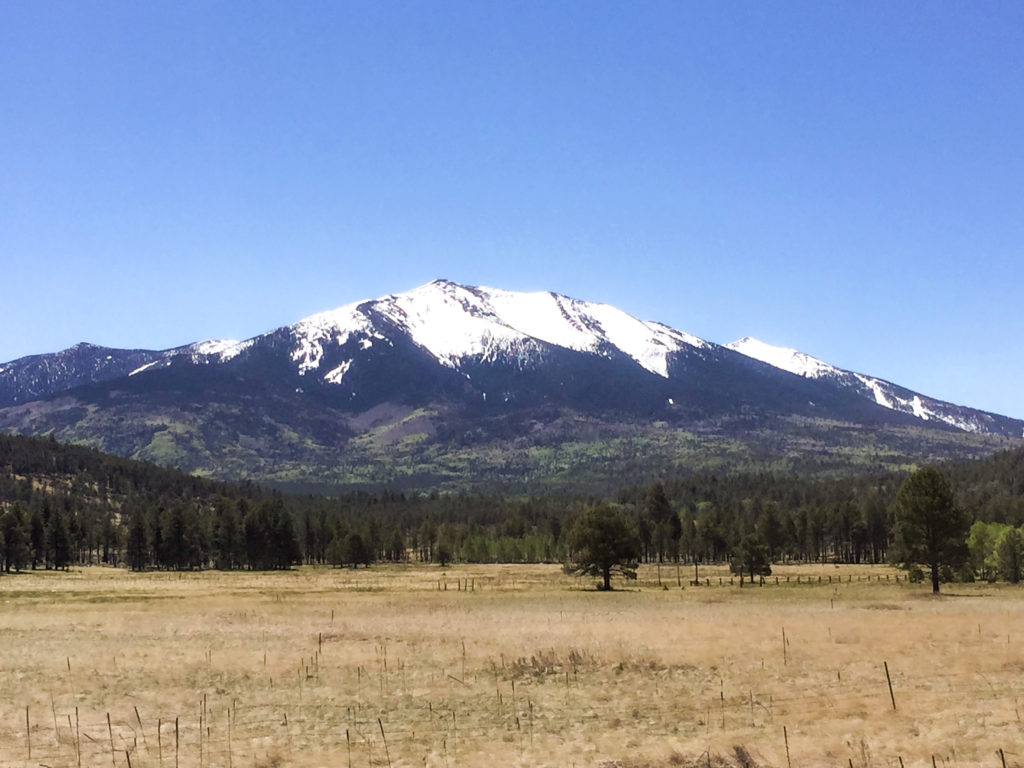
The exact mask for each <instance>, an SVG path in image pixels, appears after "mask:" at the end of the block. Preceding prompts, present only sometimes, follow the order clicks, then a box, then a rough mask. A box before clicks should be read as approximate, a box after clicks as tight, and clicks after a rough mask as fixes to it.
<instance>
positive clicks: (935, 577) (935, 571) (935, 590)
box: [932, 563, 939, 595]
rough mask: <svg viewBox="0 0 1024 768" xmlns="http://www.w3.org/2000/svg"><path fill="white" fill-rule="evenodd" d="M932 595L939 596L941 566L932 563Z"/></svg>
mask: <svg viewBox="0 0 1024 768" xmlns="http://www.w3.org/2000/svg"><path fill="white" fill-rule="evenodd" d="M932 594H935V595H937V594H939V564H938V563H932Z"/></svg>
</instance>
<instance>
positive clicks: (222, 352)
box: [186, 339, 253, 363]
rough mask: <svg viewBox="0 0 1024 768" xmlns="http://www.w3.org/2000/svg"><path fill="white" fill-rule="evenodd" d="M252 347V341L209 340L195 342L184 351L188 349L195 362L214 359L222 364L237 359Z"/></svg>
mask: <svg viewBox="0 0 1024 768" xmlns="http://www.w3.org/2000/svg"><path fill="white" fill-rule="evenodd" d="M252 345H253V340H252V339H250V340H248V341H236V340H234V339H209V340H207V341H197V342H196V343H195V344H190V345H189V346H188V347H187V348H186V349H188V351H189V352H190V353H191V354H192V355H193V360H195V359H196V357H203V358H216V359H217V360H218V361H219V362H222V363H223V362H227V361H228V360H231V359H233V358H235V357H238V356H239V355H240V354H241V353H242V352H244V351H245V350H246V349H248V348H249V347H251V346H252ZM197 362H198V361H197Z"/></svg>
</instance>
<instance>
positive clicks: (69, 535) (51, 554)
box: [0, 435, 1024, 580]
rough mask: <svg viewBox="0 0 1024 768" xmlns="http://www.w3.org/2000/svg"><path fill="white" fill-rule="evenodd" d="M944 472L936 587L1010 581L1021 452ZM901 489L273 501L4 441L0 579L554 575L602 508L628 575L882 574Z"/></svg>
mask: <svg viewBox="0 0 1024 768" xmlns="http://www.w3.org/2000/svg"><path fill="white" fill-rule="evenodd" d="M942 472H943V475H944V476H947V477H948V478H949V479H950V480H952V481H953V485H954V486H955V487H956V488H957V489H958V493H957V496H956V508H957V509H962V510H966V513H965V514H966V515H967V517H968V518H969V523H973V524H974V525H975V526H977V527H976V528H972V529H970V532H969V534H965V542H964V543H965V546H966V547H967V550H968V551H969V554H970V557H969V558H968V559H967V560H966V561H964V563H962V564H961V565H960V566H959V567H958V568H957V569H956V573H953V574H950V573H949V572H946V573H943V574H942V575H943V576H944V577H956V578H972V577H973V578H1002V577H1004V576H1005V575H1007V574H1008V575H1009V576H1011V577H1012V576H1014V574H1017V573H1018V572H1019V570H1018V571H1015V570H1013V568H1009V569H1008V568H1007V567H1004V566H1005V563H1003V564H1000V560H999V552H1000V551H1006V552H1011V551H1015V550H1014V549H1013V547H1014V542H1015V541H1016V538H1015V537H1018V536H1020V535H1021V526H1022V525H1024V498H1022V493H1024V480H1022V479H1024V451H1022V450H1018V451H1010V452H1005V453H1002V454H998V455H997V456H994V457H992V458H990V459H986V460H980V461H975V462H965V463H960V464H950V465H947V466H944V467H943V468H942ZM905 479H906V477H905V475H899V474H896V473H888V472H879V473H875V474H865V475H860V476H857V477H850V478H840V479H836V480H832V481H808V480H803V479H800V478H798V477H792V476H779V475H773V474H769V473H759V474H743V475H732V476H718V475H714V474H710V473H709V474H698V475H689V476H685V477H671V478H667V479H666V480H665V481H663V482H658V483H654V484H650V485H643V486H633V487H628V488H624V489H622V490H621V491H619V492H618V493H617V494H615V495H614V496H613V497H611V498H608V499H599V498H588V497H582V496H576V497H548V496H541V497H534V498H512V497H506V496H498V495H487V494H448V493H438V492H429V493H419V494H404V493H395V492H389V491H386V490H382V491H376V492H370V491H357V492H348V493H345V494H342V495H340V496H337V497H327V496H317V495H301V496H299V495H296V496H285V495H283V494H280V493H277V492H274V491H271V490H268V489H264V488H260V487H258V486H256V485H253V484H251V483H241V484H239V483H235V484H232V483H222V482H216V481H210V480H207V479H203V478H197V477H193V476H189V475H184V474H182V473H180V472H176V471H174V470H169V469H166V468H163V467H158V466H156V465H152V464H146V463H144V462H134V461H129V460H127V459H121V458H118V457H113V456H109V455H107V454H103V453H100V452H98V451H93V450H91V449H87V448H81V447H77V446H65V445H60V444H58V443H56V442H54V441H52V440H49V439H46V438H42V439H40V438H26V437H20V436H12V435H0V566H2V569H3V570H4V571H7V572H10V571H16V570H22V569H30V568H66V567H68V566H70V565H77V564H89V563H104V564H108V565H122V566H127V567H131V568H137V569H146V568H159V569H198V568H222V569H235V568H248V569H254V570H263V569H275V568H287V567H290V566H292V565H294V564H296V563H300V562H304V563H310V564H330V565H335V566H360V565H363V566H365V565H369V564H370V563H373V562H381V561H393V562H400V561H409V560H414V561H420V562H433V563H439V564H445V565H446V564H448V563H451V562H565V561H567V560H569V559H570V557H571V556H572V555H573V554H574V553H575V552H577V550H578V548H579V547H578V545H579V542H578V540H574V538H573V536H574V533H573V531H574V528H575V527H576V526H577V523H578V521H579V520H580V519H581V518H583V517H585V516H586V515H588V514H590V513H591V512H592V510H593V509H595V508H596V507H598V506H602V507H612V508H614V509H616V510H618V511H619V512H620V513H621V514H622V516H623V517H624V519H626V520H627V522H628V524H629V526H630V530H632V531H634V532H635V536H636V543H637V553H636V560H637V562H669V561H671V562H677V561H678V562H686V563H698V564H699V563H710V562H730V563H733V564H735V567H737V568H740V569H742V570H744V571H746V572H749V573H757V572H758V571H759V570H761V571H763V570H764V569H765V568H766V567H768V564H770V563H778V562H823V561H829V562H850V563H862V562H870V563H880V562H886V561H891V560H898V559H899V558H900V557H901V554H902V550H900V547H901V546H902V544H901V542H902V540H901V539H900V529H899V526H898V525H897V518H896V509H897V506H896V501H897V494H898V491H899V490H900V487H901V485H902V484H903V483H904V481H905ZM1011 529H1012V530H1014V531H1016V533H1015V534H1010V533H1008V531H1010V530H1011ZM968 536H969V538H968ZM1006 557H1009V555H1007V556H1006ZM1005 559H1006V558H1004V560H1005ZM948 570H949V569H948V568H947V571H948ZM1010 580H1012V579H1010Z"/></svg>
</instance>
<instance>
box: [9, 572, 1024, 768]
mask: <svg viewBox="0 0 1024 768" xmlns="http://www.w3.org/2000/svg"><path fill="white" fill-rule="evenodd" d="M777 573H778V575H779V584H778V585H776V584H775V580H774V578H772V579H769V580H768V583H767V584H766V585H765V586H763V587H751V586H749V585H748V586H746V587H744V588H742V589H741V588H740V587H739V586H738V585H736V584H734V585H732V586H729V584H728V576H727V574H725V572H724V571H722V570H714V569H702V571H701V574H700V576H701V579H702V580H703V579H705V578H707V579H709V580H710V582H711V586H702V587H699V588H697V587H693V586H689V585H688V579H690V578H692V571H688V570H683V571H682V572H681V573H679V574H678V576H677V572H676V569H675V568H663V569H661V573H660V578H661V581H662V586H663V587H664V588H662V587H659V585H658V583H657V579H658V572H657V570H656V569H655V568H646V569H645V570H644V571H643V572H642V573H641V579H640V581H639V582H638V583H637V584H630V585H628V586H629V590H628V591H627V590H623V591H619V592H615V593H611V594H600V593H596V592H594V591H591V590H590V589H589V587H590V586H591V585H590V583H589V582H580V581H578V580H576V579H573V578H571V577H567V576H564V575H563V574H562V573H561V572H560V570H559V569H558V568H557V567H555V566H458V567H456V568H451V569H448V570H447V571H441V570H439V569H438V568H436V567H419V566H407V567H375V568H371V569H369V570H360V571H351V570H345V571H338V570H330V569H299V570H296V571H292V572H289V573H277V574H250V573H215V572H204V573H195V574H181V575H179V574H165V573H150V574H141V575H136V574H129V573H126V572H124V571H118V570H112V569H102V568H91V569H85V570H79V571H74V572H71V573H69V574H53V573H35V574H25V575H22V576H11V577H2V578H0V766H30V765H31V766H37V765H47V766H54V767H56V766H77V765H78V764H79V759H80V761H81V765H83V766H111V765H113V766H127V765H128V764H129V763H128V761H129V760H130V761H131V765H132V766H134V768H139V766H158V765H163V766H167V767H168V768H169V767H170V766H175V765H178V766H199V765H203V766H228V767H229V768H233V767H234V766H270V765H295V766H320V765H334V766H348V765H351V766H358V767H360V768H362V767H369V766H378V767H379V766H388V765H391V766H439V767H440V766H443V767H444V768H454V767H455V766H505V765H514V766H541V765H543V766H581V767H582V766H598V765H602V764H605V763H611V762H617V763H621V764H623V765H627V764H628V765H656V766H661V765H689V764H695V765H706V764H707V763H708V758H709V757H710V758H711V759H712V764H716V762H715V761H716V758H717V757H718V756H723V755H724V756H732V755H734V748H735V747H736V746H740V747H742V748H743V750H744V751H745V752H746V753H749V756H750V758H751V759H752V760H753V761H755V762H756V763H758V764H761V765H770V766H777V767H780V768H781V767H782V766H787V765H790V764H791V765H792V766H795V767H797V768H800V767H802V766H819V765H844V766H845V765H849V764H850V763H851V761H852V764H853V765H854V766H888V765H894V766H895V765H899V764H900V760H902V762H903V764H904V765H907V766H910V765H931V764H932V757H933V756H935V759H936V761H937V764H940V765H941V764H945V765H950V766H953V765H956V766H968V765H992V766H999V765H1000V764H1001V762H1000V760H1001V758H1000V756H999V755H998V753H997V750H999V749H1002V750H1004V756H1005V758H1006V761H1007V764H1008V765H1012V764H1014V763H1015V762H1018V761H1024V754H1022V753H1024V746H1022V744H1024V726H1022V723H1021V718H1020V708H1021V704H1022V702H1021V701H1020V697H1021V696H1024V610H1022V609H1024V593H1022V592H1021V591H1020V590H1019V589H1016V588H1009V587H998V586H990V585H969V586H968V585H957V586H955V587H952V586H951V587H949V588H948V592H947V594H945V595H943V596H942V597H940V598H938V599H935V598H932V597H931V596H930V595H929V594H928V587H927V586H920V585H909V584H907V583H906V582H905V581H901V582H899V583H897V582H896V581H894V580H893V578H894V575H895V573H896V572H895V571H890V570H888V569H885V568H876V569H872V568H852V567H851V568H847V567H842V568H837V567H834V566H822V567H813V568H812V567H803V568H788V569H787V568H780V569H777ZM797 575H799V576H800V577H801V583H799V584H797V583H796V576H797ZM819 576H820V577H821V581H820V583H819V581H818V580H817V579H818V577H819ZM787 577H788V581H787ZM830 577H831V580H832V583H829V578H830ZM677 578H678V580H679V581H678V582H677ZM719 578H722V579H723V585H722V586H719V585H718V584H719ZM867 578H870V579H871V581H867V580H865V579H867ZM887 578H888V579H889V580H888V581H887V580H886V579H887ZM879 579H881V581H879ZM808 580H811V581H812V583H811V584H808V583H807V582H808ZM679 582H681V583H682V584H683V586H684V588H680V587H679V586H678V583H679ZM445 586H447V589H445ZM460 586H461V587H465V588H464V589H460V588H459V587H460ZM783 633H785V645H784V644H783ZM886 663H887V664H888V669H889V672H890V675H891V678H892V685H893V696H894V698H895V703H896V709H895V710H894V709H893V705H892V699H891V698H890V693H889V688H888V685H887V682H886V672H885V668H884V664H886ZM26 711H27V713H28V721H29V732H28V733H26ZM108 715H109V718H110V720H109V726H108V719H107V718H108ZM200 724H202V728H201V729H200ZM176 729H177V738H176V735H175V731H176ZM784 729H785V730H784ZM176 741H177V747H176V746H175V744H176ZM787 742H788V754H787ZM30 749H31V757H29V750H30ZM730 760H731V761H732V762H733V763H735V762H736V759H735V758H734V757H730Z"/></svg>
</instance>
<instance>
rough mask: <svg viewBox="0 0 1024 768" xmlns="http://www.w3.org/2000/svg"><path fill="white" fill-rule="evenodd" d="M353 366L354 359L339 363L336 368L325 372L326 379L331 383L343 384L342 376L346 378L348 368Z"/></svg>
mask: <svg viewBox="0 0 1024 768" xmlns="http://www.w3.org/2000/svg"><path fill="white" fill-rule="evenodd" d="M351 367H352V361H351V360H346V361H345V362H344V363H342V364H341V365H339V366H338V367H337V368H334V369H333V370H331V371H328V372H327V373H325V374H324V381H326V382H328V383H329V384H341V380H342V378H344V376H345V374H346V373H348V369H349V368H351Z"/></svg>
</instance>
